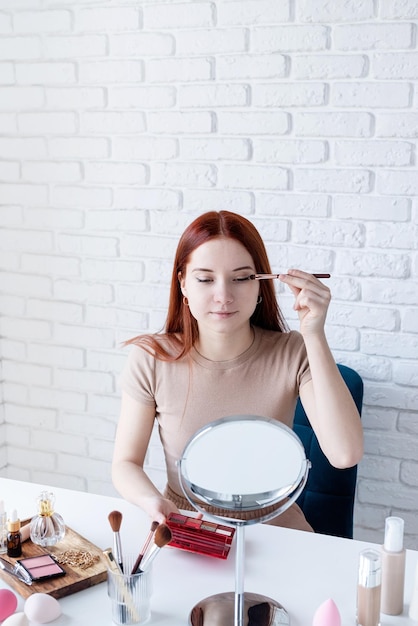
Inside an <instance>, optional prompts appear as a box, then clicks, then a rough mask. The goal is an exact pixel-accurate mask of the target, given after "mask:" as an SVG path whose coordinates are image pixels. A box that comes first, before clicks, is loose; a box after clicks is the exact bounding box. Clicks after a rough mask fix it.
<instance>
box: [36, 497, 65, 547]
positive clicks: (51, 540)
mask: <svg viewBox="0 0 418 626" xmlns="http://www.w3.org/2000/svg"><path fill="white" fill-rule="evenodd" d="M37 502H38V514H37V515H35V516H34V517H33V518H32V520H31V522H30V538H31V541H32V543H36V544H37V545H39V546H43V547H45V546H54V545H55V544H56V543H58V541H60V540H61V539H62V538H63V537H64V535H65V524H64V520H63V519H62V517H61V515H60V514H59V513H56V512H55V511H54V504H55V496H54V494H53V493H51V492H48V491H42V493H41V494H40V495H39V497H38V500H37Z"/></svg>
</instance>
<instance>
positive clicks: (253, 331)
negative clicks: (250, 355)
mask: <svg viewBox="0 0 418 626" xmlns="http://www.w3.org/2000/svg"><path fill="white" fill-rule="evenodd" d="M250 328H251V334H252V337H251V343H250V345H249V346H248V347H247V348H245V350H243V351H242V352H240V353H239V354H237V355H236V356H234V357H233V358H232V359H222V360H221V361H214V360H213V359H209V358H208V357H207V356H205V355H204V354H202V353H201V352H199V350H198V349H197V348H196V344H194V346H193V347H194V349H195V350H196V352H197V354H198V355H199V356H201V357H202V359H206V360H207V361H213V363H225V362H226V361H233V360H234V359H238V358H239V357H240V356H241V355H242V354H244V353H245V352H247V350H249V349H250V348H252V346H253V344H254V341H255V330H254V328H253V327H252V326H250Z"/></svg>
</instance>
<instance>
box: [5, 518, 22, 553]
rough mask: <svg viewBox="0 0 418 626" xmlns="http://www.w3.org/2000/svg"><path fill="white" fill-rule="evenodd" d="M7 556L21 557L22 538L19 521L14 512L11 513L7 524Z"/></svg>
mask: <svg viewBox="0 0 418 626" xmlns="http://www.w3.org/2000/svg"><path fill="white" fill-rule="evenodd" d="M7 531H8V532H7V556H12V557H17V556H21V555H22V536H21V534H20V519H18V517H17V513H16V511H15V510H13V511H12V514H11V516H10V519H9V521H8V522H7Z"/></svg>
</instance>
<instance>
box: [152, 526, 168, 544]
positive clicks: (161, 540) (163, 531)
mask: <svg viewBox="0 0 418 626" xmlns="http://www.w3.org/2000/svg"><path fill="white" fill-rule="evenodd" d="M172 537H173V536H172V534H171V530H170V529H169V527H168V526H166V525H165V524H159V526H157V529H156V531H155V533H154V543H155V544H156V545H157V546H158V547H159V548H163V547H164V546H166V545H167V544H168V543H170V541H171V539H172Z"/></svg>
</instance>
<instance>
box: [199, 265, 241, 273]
mask: <svg viewBox="0 0 418 626" xmlns="http://www.w3.org/2000/svg"><path fill="white" fill-rule="evenodd" d="M242 270H251V271H252V270H253V268H252V267H251V266H250V265H243V266H242V267H236V268H235V269H233V270H231V271H232V272H241V271H242ZM213 271H214V270H210V269H207V268H206V267H195V268H194V269H193V270H192V272H213Z"/></svg>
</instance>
